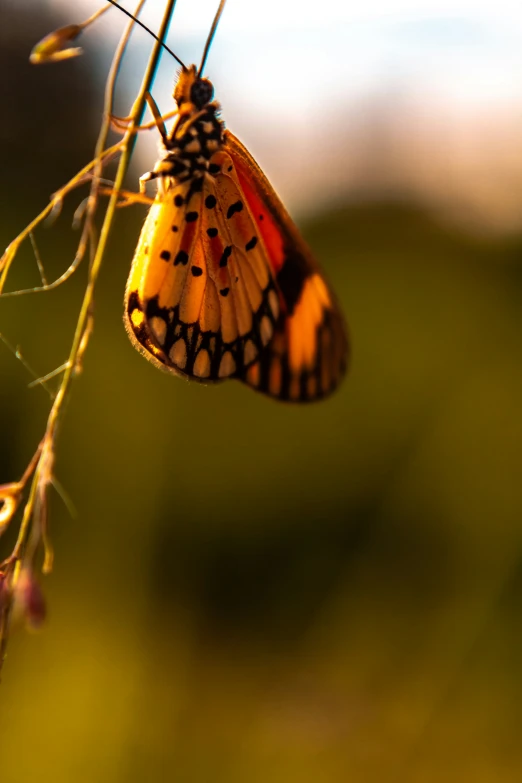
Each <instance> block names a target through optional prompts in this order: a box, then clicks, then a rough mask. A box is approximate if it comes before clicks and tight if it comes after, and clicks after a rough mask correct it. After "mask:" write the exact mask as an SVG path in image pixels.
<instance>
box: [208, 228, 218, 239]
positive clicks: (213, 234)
mask: <svg viewBox="0 0 522 783" xmlns="http://www.w3.org/2000/svg"><path fill="white" fill-rule="evenodd" d="M207 234H208V236H209V237H210V238H211V239H213V238H214V237H217V235H218V230H217V228H207Z"/></svg>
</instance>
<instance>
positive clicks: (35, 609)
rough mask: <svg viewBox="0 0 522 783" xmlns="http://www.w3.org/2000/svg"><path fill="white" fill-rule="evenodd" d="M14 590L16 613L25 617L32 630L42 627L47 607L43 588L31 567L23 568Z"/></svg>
mask: <svg viewBox="0 0 522 783" xmlns="http://www.w3.org/2000/svg"><path fill="white" fill-rule="evenodd" d="M13 592H14V609H15V612H16V614H18V615H19V616H21V617H23V618H24V620H25V622H26V624H27V626H28V627H29V628H30V629H31V630H37V629H38V628H40V627H41V626H42V625H43V622H44V620H45V618H46V614H47V609H46V605H45V598H44V595H43V592H42V588H41V587H40V584H39V583H38V581H37V580H36V577H35V575H34V573H33V571H32V569H31V568H29V567H24V568H22V570H21V571H20V574H19V576H18V579H17V580H16V584H15V586H14V591H13Z"/></svg>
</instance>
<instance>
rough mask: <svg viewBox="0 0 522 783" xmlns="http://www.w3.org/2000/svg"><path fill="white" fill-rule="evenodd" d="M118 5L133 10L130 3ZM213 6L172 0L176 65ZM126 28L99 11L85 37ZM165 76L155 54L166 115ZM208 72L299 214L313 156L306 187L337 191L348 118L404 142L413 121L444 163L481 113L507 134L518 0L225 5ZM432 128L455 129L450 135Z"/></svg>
mask: <svg viewBox="0 0 522 783" xmlns="http://www.w3.org/2000/svg"><path fill="white" fill-rule="evenodd" d="M32 1H33V2H36V0H32ZM38 2H41V0H38ZM47 2H48V3H49V4H50V5H52V6H54V7H55V8H56V9H59V10H60V13H61V14H62V15H63V16H62V18H63V24H65V23H68V22H73V21H80V20H81V19H82V18H85V17H86V16H88V15H89V14H91V13H92V12H93V11H94V10H96V9H97V8H98V7H99V5H100V3H99V2H98V0H75V3H74V13H72V12H71V6H72V4H71V2H70V0H47ZM123 4H124V5H125V7H126V8H128V9H131V10H132V9H133V8H134V5H135V3H134V1H133V0H132V2H131V0H124V3H123ZM217 4H218V0H178V3H177V7H176V12H175V16H174V21H173V24H172V27H171V31H170V35H169V37H168V43H169V45H170V46H171V48H173V49H174V51H176V52H177V53H178V54H179V56H180V57H181V58H182V59H183V60H184V61H185V62H187V63H191V62H194V61H198V60H199V58H200V56H201V53H202V50H203V46H204V42H205V38H206V35H207V32H208V30H209V28H210V25H211V22H212V19H213V16H214V13H215V10H216V7H217ZM163 7H164V3H163V0H149V2H147V4H146V9H145V11H144V13H143V16H142V19H143V21H145V22H146V23H147V24H148V25H150V26H151V27H152V28H153V29H157V28H158V25H159V21H160V17H161V12H162V9H163ZM125 21H126V20H125V18H124V17H123V15H122V14H119V13H118V12H117V11H110V12H109V13H108V14H107V15H106V16H105V17H103V19H102V20H101V22H100V23H99V24H98V25H97V30H98V32H97V33H95V32H94V30H93V33H92V34H93V35H97V36H106V37H107V43H108V48H112V47H113V44H114V42H115V41H116V36H117V35H118V34H119V32H120V31H121V29H122V28H123V25H124V24H125ZM85 47H86V48H87V47H88V40H87V39H86V41H85ZM149 50H150V40H149V39H148V37H147V36H146V34H144V33H143V34H142V33H139V34H137V35H136V37H135V44H134V49H133V54H132V56H131V57H129V58H128V61H127V63H126V67H125V73H126V76H127V78H130V79H132V83H133V84H137V83H138V80H139V79H140V77H141V73H142V67H143V60H144V58H145V57H146V56H147V52H148V51H149ZM176 70H177V65H176V64H174V63H173V62H172V60H171V59H170V58H169V57H168V56H164V57H163V60H162V65H161V69H160V72H159V74H158V78H157V81H156V84H155V86H154V96H155V98H156V100H157V101H158V104H159V105H160V107H161V109H162V110H163V111H164V112H167V111H169V110H170V109H171V107H172V100H171V92H172V85H173V81H174V75H175V72H176ZM206 74H207V75H208V76H209V77H210V78H211V79H212V81H213V82H214V86H215V88H216V97H217V99H218V100H219V101H220V103H221V104H222V107H223V117H224V119H225V121H226V123H227V125H228V126H229V127H230V128H231V129H232V130H233V131H234V133H236V134H237V136H238V137H239V138H241V139H242V140H243V141H245V143H246V144H247V146H249V147H250V149H251V150H252V151H253V153H254V155H255V156H256V157H258V159H259V161H260V163H261V164H262V165H263V167H264V168H265V169H266V171H267V173H268V174H269V176H270V177H271V178H272V180H273V181H274V182H275V183H276V186H277V188H278V189H279V190H280V192H281V195H282V196H283V197H284V198H285V199H287V200H288V201H289V203H290V206H291V208H293V207H294V206H297V208H304V209H306V208H307V203H306V193H309V192H310V189H309V188H308V186H307V184H306V176H307V175H308V174H309V172H308V162H309V161H310V160H311V161H312V163H313V165H316V162H317V161H318V160H319V161H321V164H320V168H321V171H319V170H318V171H316V172H314V174H313V176H314V182H316V183H317V184H318V185H319V186H321V184H322V181H321V176H323V177H324V180H323V184H324V185H328V186H331V188H330V189H331V190H333V184H332V183H333V182H334V181H336V180H337V178H339V189H340V190H341V189H342V187H343V185H342V181H341V179H342V178H341V176H340V174H338V172H337V169H338V168H339V166H338V163H336V160H335V154H334V153H335V150H336V149H337V148H339V147H340V146H341V147H342V145H346V147H342V154H343V155H344V156H345V157H344V159H345V160H348V158H349V156H350V154H353V155H354V156H355V158H357V155H358V151H357V148H356V147H355V146H354V139H353V134H354V133H355V134H357V133H359V134H360V135H362V136H364V131H362V132H361V131H360V127H362V126H360V127H359V128H358V126H357V123H358V122H360V118H361V117H363V118H364V116H365V113H366V114H368V113H369V114H370V115H371V112H372V111H374V110H375V107H376V106H377V107H378V106H381V107H385V110H386V111H388V112H389V114H390V116H391V117H393V116H394V113H400V112H403V113H405V117H406V119H405V120H403V121H404V122H405V123H406V130H404V129H403V131H402V132H403V133H409V132H411V133H413V134H415V132H416V127H418V128H420V127H421V123H420V121H419V117H421V118H423V121H424V124H423V131H422V132H423V133H425V134H429V133H430V128H432V127H433V128H434V127H438V131H435V130H433V131H431V133H432V137H433V139H434V141H433V143H434V144H435V145H437V144H438V143H439V142H438V139H441V143H440V144H441V148H440V149H439V153H440V154H442V155H443V156H444V155H445V154H446V153H445V152H444V149H445V146H444V145H447V146H448V149H449V145H451V144H453V143H454V138H455V135H458V136H459V142H458V143H459V144H461V145H462V141H461V138H462V137H463V131H462V128H464V129H465V133H464V135H465V134H466V133H467V134H468V136H469V135H470V134H471V143H470V145H468V142H466V143H465V144H464V147H466V146H473V144H475V139H474V137H473V134H474V133H475V130H474V129H475V128H477V131H476V132H477V133H478V132H479V128H480V123H481V118H484V117H485V118H488V119H489V118H494V117H495V115H496V114H498V116H499V117H502V118H504V121H505V122H507V123H508V127H507V130H506V137H507V136H508V135H509V134H508V133H507V131H508V130H511V127H510V126H509V123H510V122H511V120H510V119H507V120H506V118H509V117H511V116H514V115H517V113H518V115H520V113H521V111H522V0H364V1H363V2H361V1H360V0H314V1H312V0H228V2H227V6H226V8H225V11H224V14H223V17H222V20H221V22H220V26H219V28H218V31H217V35H216V37H215V40H214V44H213V47H212V50H211V53H210V56H209V59H208V62H207V68H206ZM100 77H103V74H100ZM408 112H409V114H408ZM444 117H446V118H447V119H446V120H444ZM426 118H427V119H426ZM430 118H433V119H434V121H432V120H431V119H430ZM440 118H442V120H441V122H440V124H438V123H439V119H440ZM477 118H478V120H477ZM408 122H410V123H411V128H412V130H411V131H410V130H409V127H410V126H408V125H407V123H408ZM415 123H416V125H415ZM445 123H446V124H445ZM354 128H355V131H354ZM419 132H420V130H419ZM444 133H448V134H450V135H451V134H453V137H454V138H453V141H452V140H451V139H450V138H449V136H448V137H444ZM514 133H515V131H513V139H515V136H514ZM516 133H517V134H518V126H517V131H516ZM436 134H438V135H436ZM484 138H486V136H484ZM413 141H414V142H415V139H413ZM481 143H487V139H486V141H484V140H483V141H481ZM513 144H515V141H513ZM148 145H149V146H148V150H149V151H148V152H146V153H145V156H146V157H147V156H148V157H150V158H152V160H153V159H154V157H155V146H154V142H153V139H152V137H150V138H149V139H148ZM336 145H337V146H336ZM518 146H520V145H518ZM475 147H477V145H476V144H475ZM491 149H492V150H493V151H492V152H491V154H492V155H493V154H495V153H494V148H493V145H492V147H491ZM346 150H348V151H346ZM318 151H319V153H320V154H319V155H318V154H317V153H318ZM481 154H482V153H481V150H480V149H479V148H478V147H477V155H478V156H479V158H480V155H481ZM428 156H429V152H428ZM147 165H150V164H149V162H148V161H147V163H145V166H147ZM321 172H322V174H321ZM310 176H311V174H310Z"/></svg>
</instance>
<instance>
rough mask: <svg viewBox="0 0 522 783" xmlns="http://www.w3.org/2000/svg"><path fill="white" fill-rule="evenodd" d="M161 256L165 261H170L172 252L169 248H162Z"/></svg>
mask: <svg viewBox="0 0 522 783" xmlns="http://www.w3.org/2000/svg"><path fill="white" fill-rule="evenodd" d="M160 258H161V259H162V260H163V261H170V253H169V251H168V250H162V251H161V253H160Z"/></svg>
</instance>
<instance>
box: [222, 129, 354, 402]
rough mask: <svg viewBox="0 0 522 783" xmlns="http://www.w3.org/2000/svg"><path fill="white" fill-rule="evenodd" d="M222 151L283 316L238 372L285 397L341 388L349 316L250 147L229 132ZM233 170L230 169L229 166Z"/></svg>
mask: <svg viewBox="0 0 522 783" xmlns="http://www.w3.org/2000/svg"><path fill="white" fill-rule="evenodd" d="M224 136H225V142H224V147H223V150H224V152H226V153H227V154H228V156H229V157H230V159H231V164H230V165H232V166H233V169H231V170H230V172H229V173H230V175H232V174H233V176H234V179H235V181H236V182H237V184H238V186H239V189H240V191H241V194H242V200H243V202H244V203H245V205H246V206H247V207H248V211H249V212H250V214H251V216H252V220H253V222H254V224H255V230H256V232H257V233H256V235H257V236H258V238H259V241H260V243H261V244H262V245H263V248H264V250H265V261H266V263H267V265H268V266H269V267H270V270H271V272H272V275H273V276H274V278H275V284H276V288H277V291H278V294H279V299H280V315H279V318H278V321H277V324H276V329H275V333H274V337H273V339H272V340H271V342H270V343H269V345H268V347H267V348H265V349H264V351H263V352H262V353H261V355H260V358H259V360H258V361H257V362H254V363H253V364H250V365H248V366H243V368H242V369H239V370H238V371H237V373H236V377H239V378H240V379H241V380H242V381H244V382H245V383H247V384H249V385H250V386H252V387H253V388H255V389H257V390H259V391H262V392H264V393H266V394H269V395H271V396H273V397H276V398H278V399H281V400H289V401H294V402H312V401H314V400H317V399H320V398H322V397H324V396H326V395H328V394H330V393H331V392H332V391H334V389H335V388H336V387H337V386H338V384H339V382H340V381H341V379H342V377H343V375H344V373H345V371H346V367H347V362H348V339H347V332H346V326H345V322H344V318H343V316H342V313H341V310H340V308H339V306H338V304H337V301H336V299H335V296H334V294H333V292H332V291H331V289H330V287H329V286H328V284H327V282H326V281H325V279H324V276H323V274H322V272H321V270H320V268H319V266H318V264H317V262H316V261H315V259H314V258H313V256H312V255H311V253H310V251H309V249H308V247H307V246H306V244H305V243H304V241H303V239H302V238H301V235H300V234H299V232H298V230H297V228H296V227H295V225H294V223H293V221H292V219H291V218H290V216H289V215H288V213H287V212H286V210H285V208H284V206H283V204H282V203H281V201H280V200H279V198H278V196H277V194H276V193H275V192H274V190H273V188H272V186H271V185H270V183H269V182H268V180H267V178H266V177H265V175H264V174H263V172H262V171H261V169H260V168H259V166H258V165H257V163H256V162H255V161H254V159H253V158H252V156H251V155H250V153H249V152H248V150H246V149H245V147H244V146H243V145H242V144H241V142H240V141H239V140H238V139H237V138H236V137H235V136H234V135H233V134H232V133H230V131H228V130H227V131H225V134H224ZM227 168H228V167H227Z"/></svg>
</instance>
